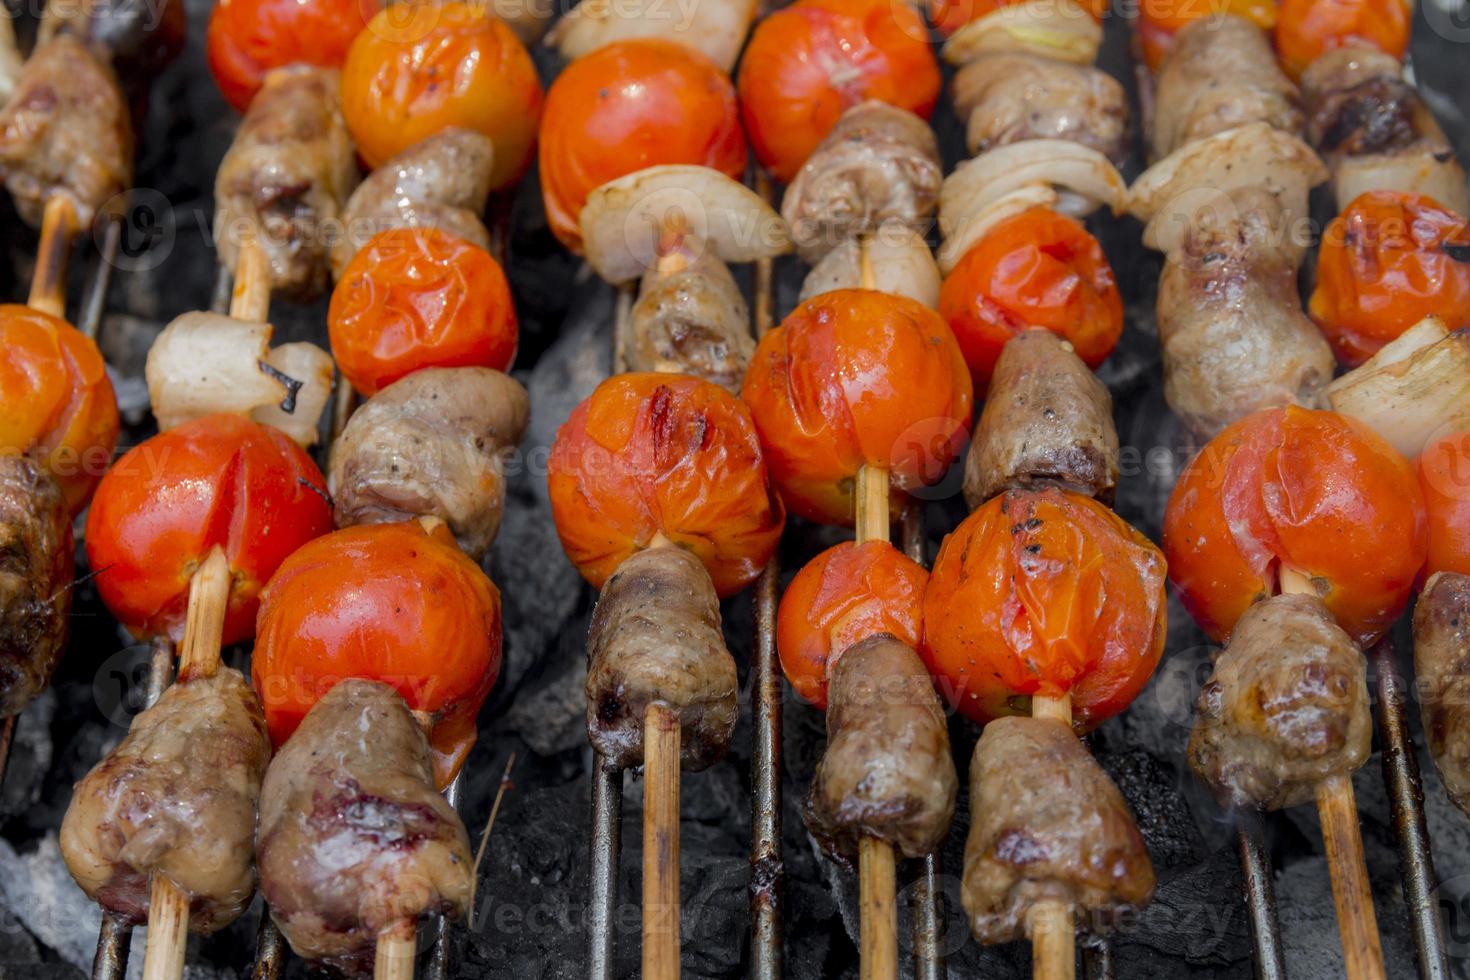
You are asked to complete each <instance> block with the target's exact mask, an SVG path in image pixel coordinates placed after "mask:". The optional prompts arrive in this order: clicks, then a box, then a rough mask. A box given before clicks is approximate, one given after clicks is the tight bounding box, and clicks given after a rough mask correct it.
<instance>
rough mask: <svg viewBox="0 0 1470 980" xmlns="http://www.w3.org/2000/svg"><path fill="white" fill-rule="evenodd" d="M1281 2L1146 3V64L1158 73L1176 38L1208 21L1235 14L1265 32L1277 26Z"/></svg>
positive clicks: (1141, 20) (1141, 16) (1142, 21)
mask: <svg viewBox="0 0 1470 980" xmlns="http://www.w3.org/2000/svg"><path fill="white" fill-rule="evenodd" d="M1279 3H1280V0H1224V3H1223V4H1222V3H1221V2H1220V0H1143V3H1142V4H1141V6H1140V7H1139V11H1138V25H1137V31H1138V39H1139V42H1140V44H1141V46H1142V48H1143V60H1144V62H1145V63H1146V64H1147V65H1148V67H1149V69H1150V70H1151V71H1158V70H1159V66H1160V65H1162V64H1163V63H1164V57H1165V56H1166V55H1167V54H1168V53H1169V48H1170V47H1171V46H1172V45H1173V43H1174V35H1175V34H1177V33H1179V32H1180V31H1182V30H1183V29H1184V28H1185V27H1186V26H1188V25H1189V24H1191V23H1193V22H1194V21H1197V20H1200V19H1201V18H1204V17H1211V16H1215V15H1218V14H1234V15H1235V16H1237V17H1243V18H1245V19H1246V20H1248V21H1250V22H1251V23H1253V24H1255V25H1256V26H1257V27H1259V28H1261V30H1263V31H1269V30H1271V28H1272V27H1274V26H1275V24H1276V17H1277V8H1278V6H1279Z"/></svg>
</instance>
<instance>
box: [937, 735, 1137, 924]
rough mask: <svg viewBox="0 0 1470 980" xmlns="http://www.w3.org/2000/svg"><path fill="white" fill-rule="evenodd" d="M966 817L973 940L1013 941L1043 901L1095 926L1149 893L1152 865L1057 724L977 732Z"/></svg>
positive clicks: (1124, 812) (1082, 753)
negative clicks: (1057, 903) (1058, 904)
mask: <svg viewBox="0 0 1470 980" xmlns="http://www.w3.org/2000/svg"><path fill="white" fill-rule="evenodd" d="M970 819H971V823H970V836H969V837H968V838H967V839H966V840H965V872H964V878H963V879H962V881H961V885H960V900H961V902H962V904H963V905H964V907H965V912H966V913H967V914H968V915H969V918H970V929H971V931H973V932H974V934H975V938H976V939H978V940H980V941H981V942H982V943H1004V942H1011V941H1013V940H1017V939H1021V938H1023V937H1024V936H1025V935H1026V929H1027V921H1026V920H1027V917H1028V915H1029V914H1030V911H1031V909H1032V907H1034V906H1035V905H1036V904H1037V903H1038V902H1041V901H1044V900H1050V901H1060V902H1062V903H1064V904H1066V905H1067V906H1068V907H1069V908H1070V909H1071V910H1072V914H1073V916H1074V918H1075V919H1076V921H1077V922H1078V923H1079V924H1082V923H1085V924H1086V925H1087V926H1088V927H1089V928H1092V929H1096V928H1097V927H1098V925H1099V924H1100V923H1101V924H1106V922H1107V921H1108V920H1109V919H1113V918H1116V917H1117V916H1119V915H1120V914H1122V913H1125V912H1129V911H1132V910H1135V909H1139V908H1142V907H1143V906H1145V905H1147V904H1148V902H1149V900H1150V899H1151V898H1152V897H1153V893H1154V869H1153V864H1152V863H1151V862H1150V861H1149V858H1148V851H1147V850H1146V849H1145V848H1144V846H1143V838H1142V837H1141V836H1140V835H1139V833H1138V826H1137V824H1136V823H1135V822H1134V819H1133V814H1132V813H1131V812H1130V811H1129V809H1128V804H1127V803H1126V802H1125V801H1124V800H1123V796H1122V794H1121V793H1119V792H1118V788H1117V787H1116V786H1114V785H1113V783H1112V781H1111V780H1109V779H1108V777H1107V774H1106V773H1104V772H1103V771H1102V769H1101V768H1100V767H1099V766H1098V764H1097V762H1096V761H1095V760H1094V759H1093V758H1092V756H1091V755H1090V754H1088V752H1087V749H1086V748H1084V747H1083V745H1082V743H1081V742H1079V741H1078V740H1077V737H1076V736H1075V735H1073V734H1072V732H1071V730H1070V729H1069V728H1067V726H1066V725H1063V724H1060V723H1059V722H1056V721H1052V720H1050V719H1046V718H1027V717H1007V718H998V719H996V720H995V721H992V722H991V723H990V724H988V725H986V726H985V731H984V732H983V733H982V734H981V735H980V741H979V742H978V743H977V744H976V745H975V755H974V756H973V757H972V758H971V760H970Z"/></svg>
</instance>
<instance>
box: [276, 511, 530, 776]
mask: <svg viewBox="0 0 1470 980" xmlns="http://www.w3.org/2000/svg"><path fill="white" fill-rule="evenodd" d="M430 523H431V525H432V530H430V529H428V528H425V526H424V523H423V522H421V521H408V522H405V523H402V524H365V525H360V526H358V527H349V528H344V529H343V530H341V531H335V532H333V533H331V534H328V535H326V536H324V537H321V538H318V539H317V540H315V541H313V542H311V543H310V544H309V545H307V546H306V547H304V548H302V549H301V550H299V551H297V552H296V553H295V554H293V555H292V556H291V557H290V558H288V559H287V560H286V561H285V562H284V563H282V565H281V567H280V569H279V570H278V571H277V572H276V574H275V575H274V576H272V578H271V580H270V584H269V585H267V586H266V589H265V592H264V594H262V596H261V602H260V618H259V621H258V623H257V628H256V633H257V636H258V639H257V640H256V642H255V654H254V656H253V657H252V658H251V680H252V681H253V682H254V684H255V689H256V691H258V692H260V698H261V701H262V702H263V703H264V704H265V720H266V725H267V726H268V727H269V729H270V734H271V740H272V741H273V742H274V743H275V744H276V745H280V744H281V743H282V742H284V741H285V740H286V739H288V738H290V737H291V733H292V732H294V731H295V730H296V726H297V725H299V724H301V719H302V718H304V717H306V713H307V712H308V711H310V710H311V708H312V705H314V704H316V703H317V701H318V700H320V699H321V697H322V696H323V695H325V694H326V693H327V692H328V691H330V690H331V689H332V688H333V686H335V685H336V683H337V682H338V681H340V680H344V679H346V678H348V677H357V678H364V679H367V680H373V681H379V682H381V683H384V684H388V685H390V686H391V687H393V688H395V689H396V690H397V691H398V693H399V694H401V695H402V696H403V700H404V701H406V702H407V703H408V706H409V708H410V709H412V710H414V711H418V712H424V713H425V714H427V715H429V716H430V718H431V725H430V729H429V744H430V746H431V747H432V749H433V753H434V778H435V779H436V780H437V781H438V783H439V785H440V787H441V788H442V787H444V786H447V785H449V782H450V780H452V779H453V778H454V774H455V773H456V772H458V771H459V767H460V766H461V765H462V764H463V763H464V758H465V756H466V755H468V754H469V751H470V748H471V747H472V746H473V745H474V744H475V716H476V715H478V714H479V712H480V706H481V705H482V704H484V703H485V697H486V695H488V694H489V693H490V689H491V688H492V687H494V686H495V679H496V678H497V677H498V676H499V675H500V630H501V626H500V592H499V590H497V589H496V588H495V585H494V583H492V582H491V581H490V580H489V579H488V578H486V577H485V573H484V572H483V571H481V570H480V566H479V565H476V564H475V563H474V562H473V561H471V560H470V559H469V558H467V557H465V554H464V552H462V551H460V550H459V546H458V545H456V544H455V543H454V537H453V535H451V534H450V533H449V529H448V528H447V527H445V526H444V524H443V523H441V522H430Z"/></svg>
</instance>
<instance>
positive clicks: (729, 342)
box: [625, 241, 755, 394]
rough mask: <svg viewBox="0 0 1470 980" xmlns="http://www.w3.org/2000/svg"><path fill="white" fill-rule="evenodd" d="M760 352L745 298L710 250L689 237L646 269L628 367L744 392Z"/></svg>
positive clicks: (629, 342)
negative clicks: (753, 360) (754, 358)
mask: <svg viewBox="0 0 1470 980" xmlns="http://www.w3.org/2000/svg"><path fill="white" fill-rule="evenodd" d="M671 260H673V261H672V265H673V267H672V268H671ZM754 353H755V339H754V338H753V337H751V334H750V311H749V310H748V309H747V307H746V305H745V297H744V296H742V295H741V294H740V287H739V286H737V285H735V279H734V278H733V277H732V276H731V275H730V267H729V266H727V265H725V263H723V262H721V261H720V260H719V258H718V257H717V256H716V255H714V253H712V252H711V251H710V250H709V249H707V248H705V247H703V246H702V245H700V244H699V243H697V242H688V241H686V242H685V243H684V244H683V245H681V246H680V249H679V251H678V252H675V253H674V254H672V255H665V256H663V257H662V258H660V260H659V261H658V262H657V263H655V264H654V265H653V266H651V267H650V268H649V270H648V271H647V272H646V273H644V275H643V284H642V287H641V288H640V289H639V291H638V301H637V302H636V303H634V304H633V312H632V317H631V318H630V330H629V337H628V338H627V347H626V350H625V356H626V357H627V361H628V370H630V371H669V370H672V371H678V372H680V373H682V374H692V375H695V376H696V377H700V378H704V379H705V380H706V381H713V382H714V383H715V384H717V385H723V386H725V387H726V388H728V389H729V390H731V391H733V392H735V393H736V394H739V392H740V384H741V382H742V381H744V380H745V366H746V365H747V364H749V363H750V358H751V355H752V354H754Z"/></svg>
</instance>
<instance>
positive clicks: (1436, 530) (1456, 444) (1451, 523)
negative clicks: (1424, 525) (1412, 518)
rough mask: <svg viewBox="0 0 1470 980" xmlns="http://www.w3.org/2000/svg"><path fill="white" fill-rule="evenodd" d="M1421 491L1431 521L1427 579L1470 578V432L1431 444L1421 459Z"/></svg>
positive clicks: (1437, 440) (1450, 435)
mask: <svg viewBox="0 0 1470 980" xmlns="http://www.w3.org/2000/svg"><path fill="white" fill-rule="evenodd" d="M1417 469H1418V471H1419V489H1420V490H1421V491H1423V493H1424V510H1425V514H1426V515H1427V517H1428V520H1429V553H1428V559H1427V561H1426V563H1425V566H1424V574H1425V575H1426V576H1428V575H1433V574H1434V573H1435V572H1459V573H1460V574H1462V575H1470V432H1454V433H1451V434H1449V435H1446V436H1441V437H1440V438H1438V439H1436V440H1434V441H1433V442H1431V443H1429V445H1427V446H1425V447H1424V451H1423V452H1422V453H1420V455H1419V461H1418V464H1417Z"/></svg>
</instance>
